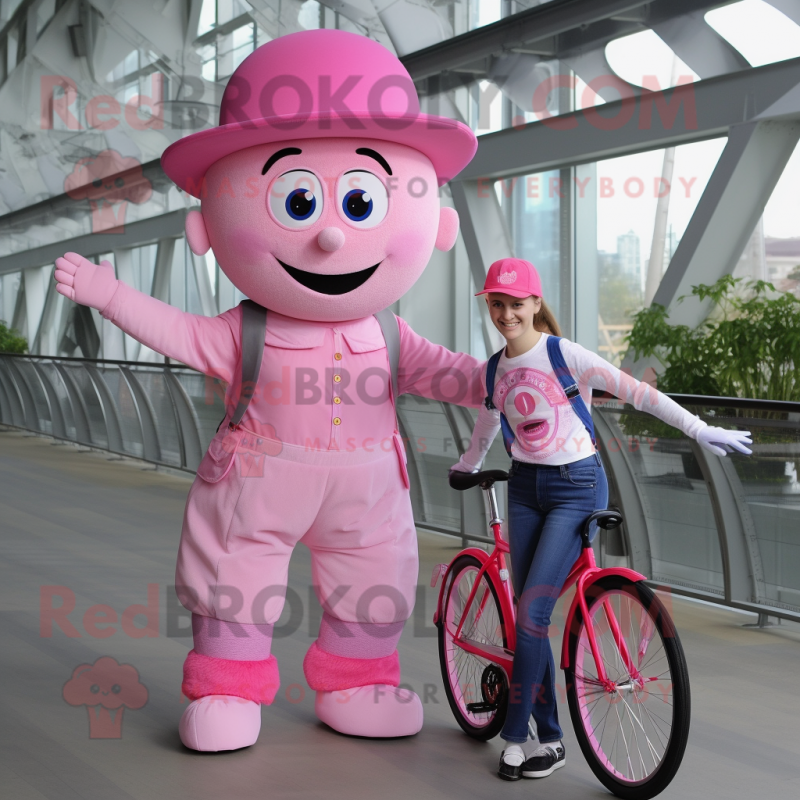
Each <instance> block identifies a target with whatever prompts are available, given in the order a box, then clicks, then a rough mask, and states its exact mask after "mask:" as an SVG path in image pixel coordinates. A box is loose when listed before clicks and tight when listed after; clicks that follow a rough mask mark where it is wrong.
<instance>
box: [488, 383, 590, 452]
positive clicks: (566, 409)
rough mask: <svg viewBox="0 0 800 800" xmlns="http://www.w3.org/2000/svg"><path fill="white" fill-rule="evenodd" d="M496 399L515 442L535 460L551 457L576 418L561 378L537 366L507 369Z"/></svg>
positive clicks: (561, 444) (562, 443) (496, 393)
mask: <svg viewBox="0 0 800 800" xmlns="http://www.w3.org/2000/svg"><path fill="white" fill-rule="evenodd" d="M494 402H495V405H496V406H497V407H498V408H502V409H503V413H504V414H505V415H506V419H507V420H508V422H509V424H510V425H511V429H512V430H513V431H514V436H515V437H516V439H515V444H516V445H517V446H518V447H520V448H521V449H522V450H524V451H525V452H526V453H528V454H529V455H530V456H531V458H533V459H536V460H539V459H546V458H549V457H550V456H552V455H553V454H554V453H555V452H556V451H557V450H558V449H559V448H561V447H563V445H564V441H565V438H564V437H565V436H566V435H567V434H568V432H569V431H570V430H571V429H572V427H573V425H574V422H575V420H574V417H575V412H574V411H573V410H572V406H571V405H570V403H569V400H567V398H566V397H565V395H564V392H563V390H562V389H561V386H560V385H559V383H558V381H557V380H556V379H555V378H554V377H553V376H552V375H548V374H547V373H545V372H542V371H541V370H538V369H529V368H526V367H517V368H516V369H513V370H510V371H509V372H507V373H506V374H505V375H503V377H502V378H501V379H500V380H499V381H498V382H497V385H496V387H495V400H494ZM559 429H561V437H559V435H558V432H559Z"/></svg>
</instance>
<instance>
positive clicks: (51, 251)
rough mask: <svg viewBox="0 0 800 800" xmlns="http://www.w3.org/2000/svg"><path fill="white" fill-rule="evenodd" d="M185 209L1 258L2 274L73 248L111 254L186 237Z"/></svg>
mask: <svg viewBox="0 0 800 800" xmlns="http://www.w3.org/2000/svg"><path fill="white" fill-rule="evenodd" d="M186 214H187V210H186V209H178V210H177V211H170V212H169V213H167V214H162V215H161V216H158V217H150V218H149V219H142V220H138V221H137V222H130V223H128V224H127V225H125V229H124V231H123V232H121V233H102V232H101V233H87V234H84V235H83V236H76V237H75V238H74V239H66V240H61V241H58V242H52V243H50V244H46V245H43V246H41V247H34V248H32V249H31V250H24V251H23V252H21V253H12V254H11V255H8V256H2V257H0V275H2V274H3V273H6V272H17V271H18V270H21V269H25V268H26V267H29V266H31V265H32V264H33V265H48V266H49V265H50V264H52V263H53V262H54V261H55V260H56V259H57V258H58V257H59V256H63V255H64V253H66V252H69V251H73V252H75V253H80V254H81V255H82V256H86V258H91V257H93V256H98V255H102V254H104V253H110V252H113V251H114V250H117V249H118V248H124V247H136V246H139V245H143V244H151V243H153V242H157V241H159V240H160V239H169V238H172V239H175V238H178V237H179V236H183V229H184V221H185V220H186Z"/></svg>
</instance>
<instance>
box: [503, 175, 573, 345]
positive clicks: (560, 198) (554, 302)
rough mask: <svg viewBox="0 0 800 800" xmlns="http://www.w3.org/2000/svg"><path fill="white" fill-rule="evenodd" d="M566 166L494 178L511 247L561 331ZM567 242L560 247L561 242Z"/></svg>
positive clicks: (566, 256) (566, 266)
mask: <svg viewBox="0 0 800 800" xmlns="http://www.w3.org/2000/svg"><path fill="white" fill-rule="evenodd" d="M570 174H571V171H570V170H568V169H567V170H552V171H549V172H542V173H538V174H535V175H522V176H520V177H518V178H507V179H505V180H502V181H498V182H497V184H496V185H497V186H499V187H500V194H501V203H502V204H503V206H504V211H505V212H506V218H507V219H508V220H509V221H510V224H509V227H510V229H511V236H512V238H513V241H514V252H515V254H516V255H517V256H518V257H519V258H524V259H525V260H526V261H530V262H531V263H532V264H534V266H535V267H536V269H537V271H538V272H539V275H540V277H541V279H542V291H543V292H544V297H545V299H546V301H547V303H548V305H549V306H550V308H551V309H552V311H553V313H554V314H555V316H556V318H557V319H558V321H559V324H560V325H561V327H562V330H563V332H564V333H565V334H566V333H568V331H569V329H570V317H571V314H570V310H571V309H570V304H571V298H570V276H571V265H570V250H569V236H570V229H569V226H570V221H569V215H564V214H562V209H564V208H566V209H568V208H569V207H570V197H569V194H570V185H569V184H570ZM565 241H566V247H564V248H563V250H562V243H563V242H565Z"/></svg>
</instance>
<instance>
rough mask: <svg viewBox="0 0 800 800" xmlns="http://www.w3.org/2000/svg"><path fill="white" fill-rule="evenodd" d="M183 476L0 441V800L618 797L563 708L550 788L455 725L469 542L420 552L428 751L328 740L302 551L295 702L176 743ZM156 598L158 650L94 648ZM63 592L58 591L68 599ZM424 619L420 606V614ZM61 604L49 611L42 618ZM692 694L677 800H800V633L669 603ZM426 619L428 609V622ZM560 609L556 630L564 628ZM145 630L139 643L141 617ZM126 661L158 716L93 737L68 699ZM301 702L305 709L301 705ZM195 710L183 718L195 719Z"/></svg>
mask: <svg viewBox="0 0 800 800" xmlns="http://www.w3.org/2000/svg"><path fill="white" fill-rule="evenodd" d="M190 483H191V481H190V480H189V479H187V478H186V477H183V476H180V475H174V474H167V473H165V472H162V471H155V470H153V469H152V468H144V469H143V465H142V464H141V463H139V462H135V461H132V460H121V461H120V460H109V457H108V455H107V454H100V453H97V452H89V451H86V450H85V449H83V448H77V447H75V446H73V445H67V444H55V443H54V442H53V441H52V440H50V439H47V438H44V437H36V436H31V435H27V434H23V433H21V432H19V431H11V430H3V429H0V637H2V638H0V641H1V642H2V647H0V685H2V686H3V687H4V691H3V693H2V694H0V798H2V800H34V798H35V799H37V800H38V799H39V798H52V799H53V800H72V798H97V799H98V800H115V799H116V798H137V800H138V799H139V798H141V799H144V798H159V800H160V798H172V799H174V800H182V799H183V798H187V800H188V798H192V800H199V799H201V798H215V799H216V798H251V797H252V798H264V797H280V798H293V797H298V798H300V797H302V798H326V800H332V799H333V798H347V800H357V799H358V798H365V799H366V798H370V800H372V798H374V797H375V796H376V795H377V796H380V798H381V800H394V798H397V799H398V800H400V798H403V799H404V800H405V799H406V798H409V797H424V798H459V800H464V799H465V798H486V797H490V796H500V795H502V797H504V798H506V797H507V798H515V797H523V796H525V797H527V796H529V795H532V794H538V795H540V796H541V795H542V794H543V793H546V794H548V795H550V794H552V795H553V796H557V797H558V798H559V800H571V798H592V797H602V796H606V797H608V796H609V795H608V793H607V792H606V790H605V789H604V788H603V787H602V786H601V785H600V784H599V783H598V782H597V780H596V779H595V778H594V776H593V775H592V773H591V772H590V770H589V768H588V767H587V765H586V763H585V762H584V761H583V759H582V757H581V754H580V751H579V750H578V747H577V744H576V742H575V738H574V734H573V732H572V729H571V726H570V724H569V713H568V711H567V709H566V708H563V709H562V715H561V718H562V723H565V731H566V738H565V743H566V747H567V755H568V758H567V765H566V767H565V768H564V769H563V770H561V771H560V772H557V773H556V774H555V775H553V776H552V777H551V778H548V779H546V780H545V781H520V782H519V783H516V784H508V783H503V782H501V781H499V780H498V778H497V777H496V776H495V774H494V771H495V768H496V766H497V761H498V758H499V753H500V749H501V740H499V739H495V740H493V741H491V742H489V743H486V744H481V743H478V742H475V741H473V740H471V739H469V738H468V737H466V736H464V735H463V734H462V733H461V731H460V729H459V728H458V727H457V726H456V723H455V721H454V720H453V718H452V716H451V713H450V710H449V707H448V705H447V701H446V698H445V696H444V690H443V688H442V684H441V677H440V672H439V664H438V655H437V648H436V639H435V629H434V628H433V626H432V624H431V622H430V619H431V616H432V613H433V603H434V592H433V590H431V589H430V588H429V583H430V581H429V578H430V574H431V570H432V568H433V566H434V565H435V564H437V563H440V562H445V561H449V560H450V559H451V558H452V557H453V555H454V554H455V553H456V552H457V550H458V549H459V543H458V541H457V540H455V539H449V538H447V537H442V536H436V535H432V534H426V533H422V532H421V533H420V536H419V539H420V556H421V564H422V566H421V570H420V575H421V577H420V584H421V585H422V586H423V587H426V588H425V589H423V590H421V591H422V598H421V600H420V601H419V602H418V614H417V617H416V624H411V623H410V624H409V625H407V626H406V630H405V633H404V635H403V639H402V641H401V643H400V653H401V660H402V667H403V680H404V681H405V682H407V683H408V684H410V685H411V686H412V687H413V688H414V689H415V690H416V691H417V693H418V694H420V696H422V697H426V696H427V702H426V703H425V726H424V728H423V730H422V732H421V733H420V734H419V735H418V736H415V737H413V738H410V739H403V740H392V741H379V740H365V739H354V738H349V737H346V736H341V735H339V734H336V733H334V732H332V731H331V730H330V729H328V728H326V727H325V726H324V725H322V724H321V723H319V722H318V721H317V720H316V718H315V716H314V710H313V694H312V693H311V692H310V691H308V690H307V687H306V686H305V681H304V678H303V672H302V669H301V664H302V659H303V656H304V654H305V652H306V649H307V648H308V646H309V645H310V643H311V642H312V641H313V639H314V635H315V634H316V629H317V626H318V619H319V617H318V614H319V612H318V609H317V608H316V604H309V602H308V588H307V587H308V585H309V583H310V563H309V558H308V553H307V551H306V550H305V548H302V547H300V548H298V549H297V552H296V554H295V556H294V559H293V562H292V569H291V574H290V586H291V587H292V588H293V589H294V591H295V592H297V595H298V597H299V598H301V600H302V602H301V603H300V605H302V607H303V617H302V620H301V624H300V626H299V628H298V629H297V630H296V631H295V632H294V633H292V634H291V635H290V636H287V637H285V638H282V639H280V640H278V641H276V643H275V645H274V648H273V652H275V654H276V655H277V657H278V659H279V661H280V669H281V676H282V685H281V689H280V692H279V694H278V697H277V699H276V701H275V703H274V705H273V706H271V707H269V708H264V709H263V727H262V730H261V737H260V739H259V741H258V743H257V744H256V745H255V746H254V747H252V748H249V749H247V750H243V751H238V752H235V753H227V754H208V755H201V754H198V753H193V752H191V751H188V750H186V749H184V748H183V746H182V745H181V744H180V741H179V739H178V735H177V722H178V719H179V717H180V714H181V710H182V707H183V706H182V697H181V692H180V680H181V666H182V663H183V659H184V657H185V655H186V652H187V650H188V649H189V647H190V641H191V640H190V639H189V638H187V637H177V636H169V635H167V634H168V633H169V632H170V631H168V625H169V624H172V625H173V626H174V625H178V626H179V627H182V626H185V625H186V623H187V620H186V618H185V617H184V616H181V615H180V614H179V613H178V609H177V608H176V607H175V602H174V600H173V594H172V589H171V586H170V585H171V584H172V582H173V569H174V561H175V553H176V549H177V544H178V538H179V532H180V527H181V518H182V514H183V507H184V502H185V499H186V494H187V492H188V490H189V486H190ZM149 584H155V586H156V588H155V589H153V590H151V591H154V592H155V594H154V598H155V597H157V599H158V618H159V623H158V635H157V636H153V637H151V636H144V637H141V638H135V637H134V636H131V635H129V634H126V633H125V632H124V630H123V629H122V625H121V623H120V622H117V623H115V624H108V625H105V626H103V625H100V626H99V627H97V628H96V629H95V630H94V633H95V634H98V633H101V632H103V631H105V637H104V638H98V636H97V635H90V633H89V632H88V631H87V628H86V626H85V624H84V614H85V613H86V612H87V610H88V609H89V608H90V607H91V606H94V605H96V604H102V605H106V606H109V607H110V608H109V609H105V612H106V613H107V614H108V615H109V617H108V618H110V619H113V618H114V616H115V615H116V616H118V617H121V616H122V614H123V611H124V610H125V609H126V608H128V607H129V606H131V605H132V604H146V603H147V593H148V585H149ZM47 586H51V587H52V586H59V587H64V588H62V589H59V590H58V592H60V595H61V596H62V597H65V598H66V600H67V601H68V602H69V603H72V598H74V609H73V610H72V611H70V612H69V613H68V614H67V616H66V619H67V620H68V621H69V622H71V623H72V624H73V626H74V629H70V628H69V626H67V625H65V626H64V627H66V628H67V630H68V631H69V634H71V635H68V633H67V632H65V631H64V630H62V629H61V628H60V627H59V626H58V625H53V629H52V631H51V632H50V634H51V635H47V634H48V631H47V630H46V629H44V630H43V629H42V628H41V625H40V623H41V621H42V620H41V614H40V601H41V596H42V591H45V592H47V591H48V590H46V589H45V590H42V587H47ZM53 591H55V590H53ZM423 600H424V602H423ZM59 603H60V601H55V602H52V601H49V600H46V602H45V606H46V607H51V606H53V605H58V604H59ZM672 605H673V611H674V616H675V619H676V621H677V625H678V630H679V631H680V635H681V638H682V641H683V645H684V648H685V650H686V656H687V659H688V663H689V671H690V676H691V681H692V694H693V698H692V699H693V717H692V732H691V736H690V740H689V747H688V749H687V753H686V757H685V759H684V762H683V766H682V768H681V770H680V772H679V773H678V776H677V777H676V779H675V780H674V781H673V783H672V785H671V786H670V787H669V789H668V790H667V791H666V792H665V794H664V796H665V797H667V796H671V797H674V798H680V800H690V799H691V798H725V799H726V800H727V799H728V798H753V797H762V798H769V800H772V799H773V798H775V799H776V800H777V799H779V798H780V799H783V798H785V799H786V800H789V798H797V797H798V796H800V734H798V724H799V721H800V691H798V674H799V671H798V667H800V626H797V625H793V624H784V625H783V626H781V627H779V628H771V629H766V630H753V629H745V628H742V627H741V626H742V624H743V623H745V622H749V621H752V620H753V619H754V615H747V614H740V613H737V612H732V611H728V610H726V609H721V608H716V607H712V606H708V605H704V604H698V603H694V602H691V601H687V600H682V599H679V598H674V599H673V601H672ZM423 606H424V608H423ZM562 613H563V612H562V608H561V607H559V608H558V609H557V614H556V617H555V618H554V624H556V625H558V624H559V623H560V621H561V620H562V619H563V616H562ZM135 624H136V625H139V626H143V625H144V624H145V617H143V616H139V617H137V618H136V620H135ZM101 656H111V657H113V658H115V659H116V660H117V661H118V662H120V663H127V664H131V665H133V666H134V667H135V669H136V670H137V671H138V674H139V678H140V681H141V682H142V683H143V684H144V685H145V686H146V687H147V691H148V701H147V703H146V705H144V706H143V707H142V708H140V709H138V710H136V709H131V708H129V709H127V710H126V711H125V712H124V716H123V726H122V735H121V738H119V739H100V738H94V739H92V738H90V736H89V720H88V717H87V709H86V708H84V707H74V706H70V705H68V704H67V703H66V702H65V700H64V699H63V697H62V691H63V687H64V684H65V683H66V682H67V681H68V680H69V679H70V677H71V675H72V672H73V670H74V669H75V667H76V666H78V665H81V664H85V663H88V664H91V663H93V662H94V661H95V660H96V659H97V658H99V657H101ZM303 695H304V696H303ZM184 702H185V701H184Z"/></svg>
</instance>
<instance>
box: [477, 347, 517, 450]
mask: <svg viewBox="0 0 800 800" xmlns="http://www.w3.org/2000/svg"><path fill="white" fill-rule="evenodd" d="M503 350H505V348H503ZM503 350H498V351H497V352H496V353H495V354H494V355H493V356H492V357H491V358H490V359H489V360H488V361H487V362H486V397H485V398H484V401H483V404H484V405H485V406H486V408H488V409H489V410H491V409H493V408H496V406H495V404H494V402H493V401H492V397H493V396H494V379H495V375H496V374H497V364H498V363H499V361H500V356H502V355H503ZM500 430H501V431H502V433H503V444H504V445H505V446H506V452H507V453H508V455H509V456H510V455H511V445H512V444H513V443H514V432H513V431H512V430H511V425H509V424H508V420H507V419H506V415H505V414H504V413H503V410H502V409H500Z"/></svg>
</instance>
